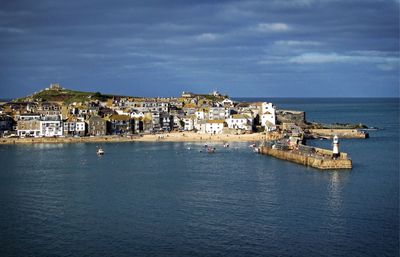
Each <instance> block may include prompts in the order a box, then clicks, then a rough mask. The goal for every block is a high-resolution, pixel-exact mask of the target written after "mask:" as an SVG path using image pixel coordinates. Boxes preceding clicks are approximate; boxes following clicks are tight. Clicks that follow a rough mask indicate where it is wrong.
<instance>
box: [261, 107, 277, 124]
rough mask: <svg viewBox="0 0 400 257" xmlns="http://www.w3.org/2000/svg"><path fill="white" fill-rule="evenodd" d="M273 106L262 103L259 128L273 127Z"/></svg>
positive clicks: (274, 118) (274, 119)
mask: <svg viewBox="0 0 400 257" xmlns="http://www.w3.org/2000/svg"><path fill="white" fill-rule="evenodd" d="M275 111H276V110H275V106H273V105H272V103H267V102H264V103H262V106H261V113H262V114H261V115H260V116H261V126H263V127H265V128H266V129H268V128H272V127H275V125H276V115H275V113H276V112H275Z"/></svg>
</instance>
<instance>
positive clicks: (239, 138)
mask: <svg viewBox="0 0 400 257" xmlns="http://www.w3.org/2000/svg"><path fill="white" fill-rule="evenodd" d="M279 137H280V134H278V133H253V134H243V135H209V134H198V133H193V132H180V133H165V134H155V135H141V136H139V135H134V136H129V137H127V136H124V137H121V136H99V137H54V138H53V137H50V138H45V137H42V138H1V139H0V144H43V143H46V144H47V143H107V142H252V141H255V142H256V141H261V140H264V139H266V140H272V139H276V138H279Z"/></svg>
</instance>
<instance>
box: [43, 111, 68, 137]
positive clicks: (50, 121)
mask: <svg viewBox="0 0 400 257" xmlns="http://www.w3.org/2000/svg"><path fill="white" fill-rule="evenodd" d="M62 135H63V124H62V121H61V119H60V116H59V115H48V116H45V117H43V118H42V120H41V121H40V136H42V137H57V136H62Z"/></svg>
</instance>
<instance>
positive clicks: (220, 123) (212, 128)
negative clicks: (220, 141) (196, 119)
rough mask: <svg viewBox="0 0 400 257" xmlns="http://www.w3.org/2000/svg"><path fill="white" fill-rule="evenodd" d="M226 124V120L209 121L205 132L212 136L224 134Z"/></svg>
mask: <svg viewBox="0 0 400 257" xmlns="http://www.w3.org/2000/svg"><path fill="white" fill-rule="evenodd" d="M224 122H225V120H207V121H206V128H205V132H206V133H207V134H212V135H216V134H222V130H223V129H224Z"/></svg>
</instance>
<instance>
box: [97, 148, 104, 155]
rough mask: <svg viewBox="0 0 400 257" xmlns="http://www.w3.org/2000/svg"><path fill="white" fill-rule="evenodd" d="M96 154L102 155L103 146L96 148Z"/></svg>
mask: <svg viewBox="0 0 400 257" xmlns="http://www.w3.org/2000/svg"><path fill="white" fill-rule="evenodd" d="M96 153H97V155H104V150H103V148H98V149H97V151H96Z"/></svg>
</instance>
